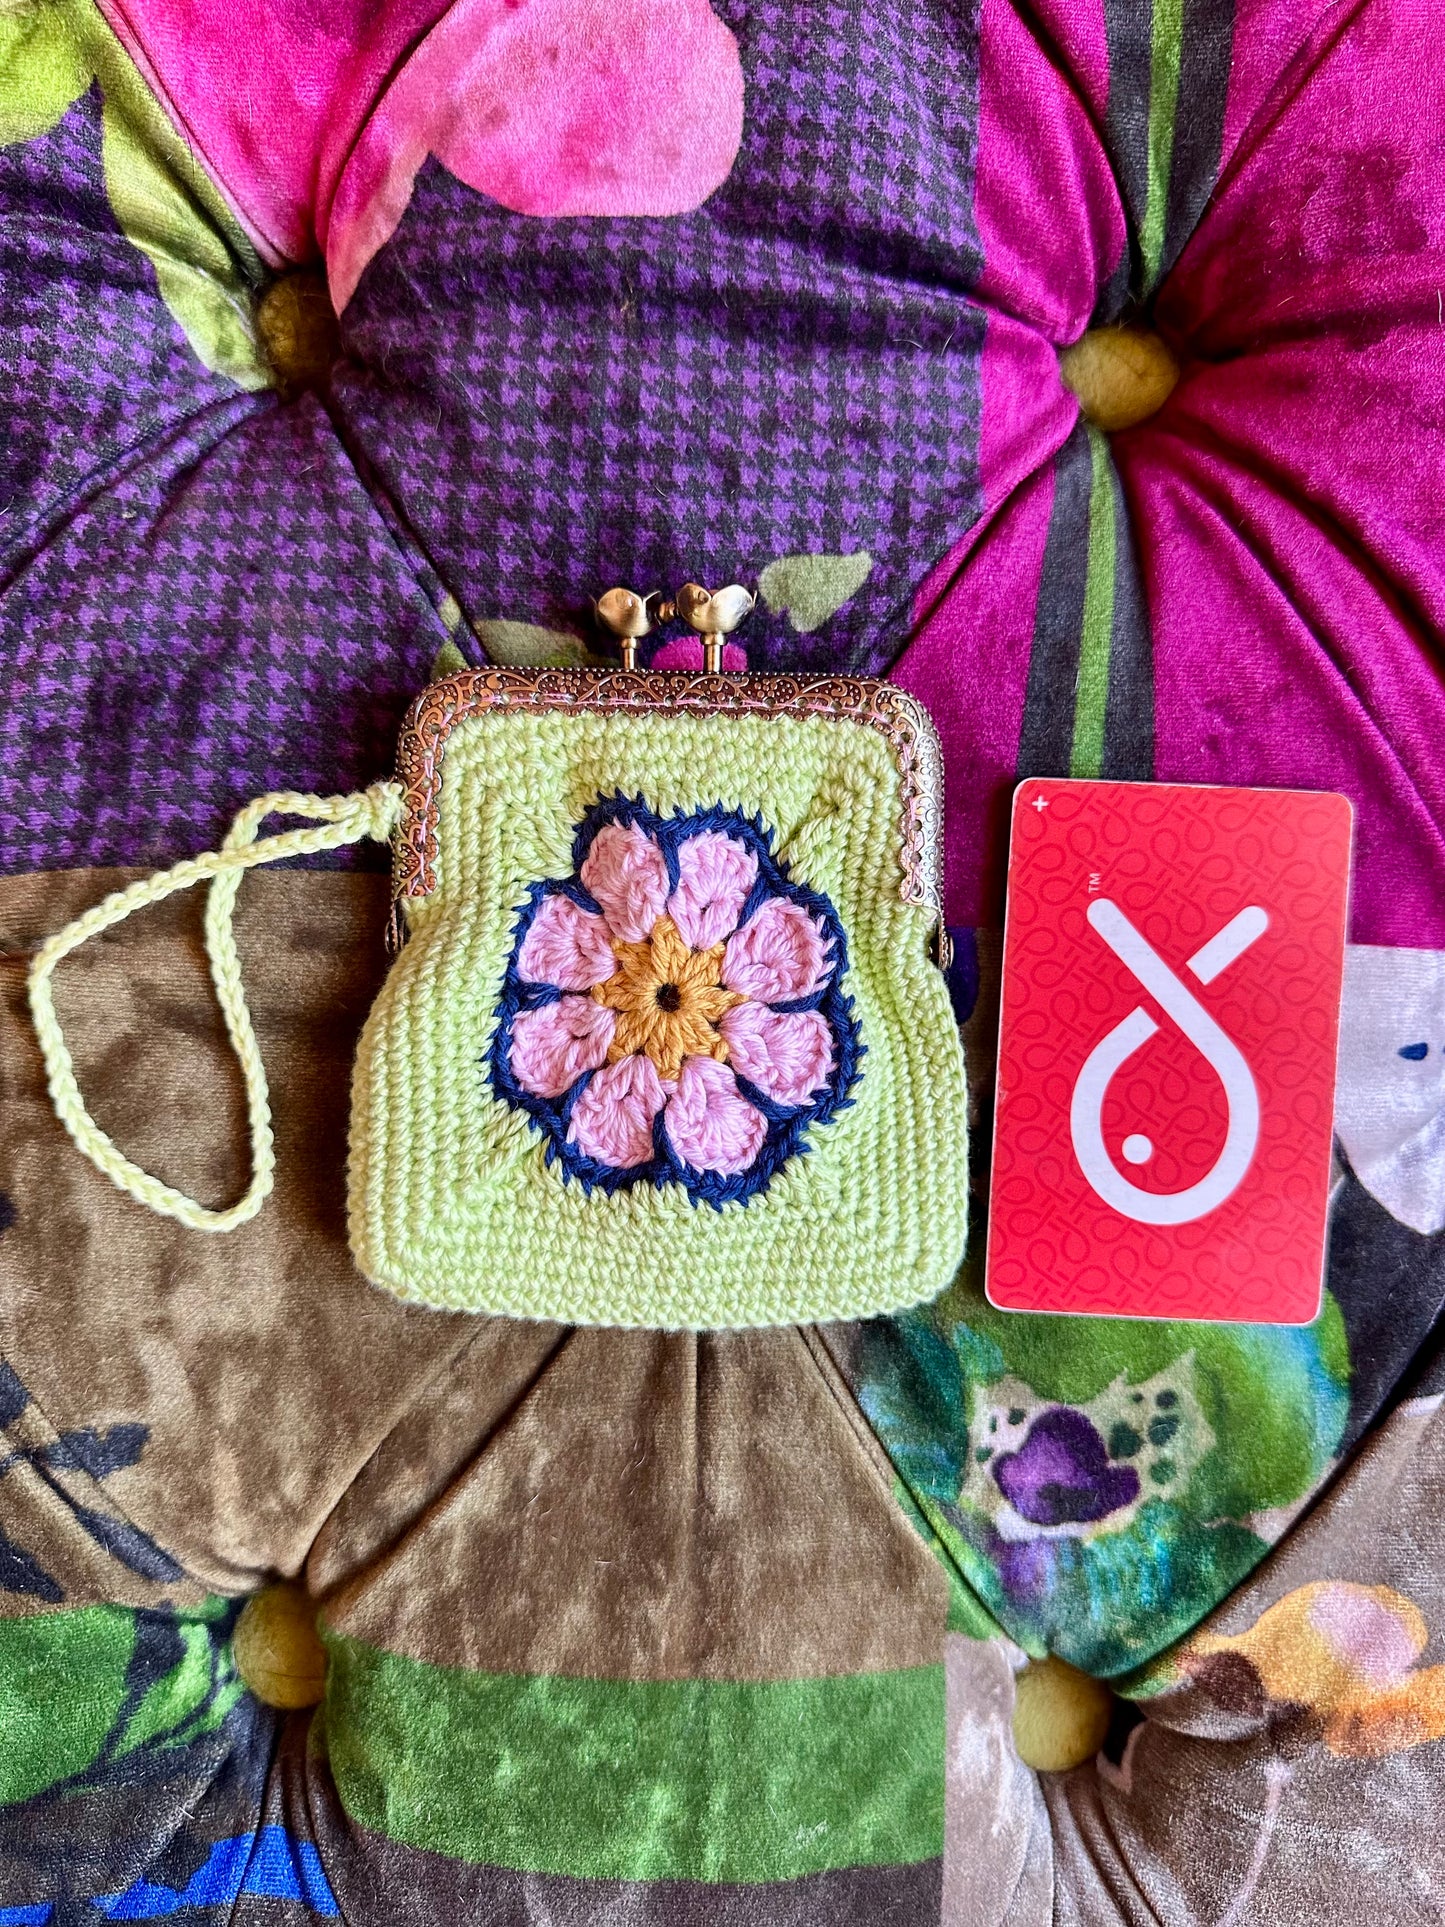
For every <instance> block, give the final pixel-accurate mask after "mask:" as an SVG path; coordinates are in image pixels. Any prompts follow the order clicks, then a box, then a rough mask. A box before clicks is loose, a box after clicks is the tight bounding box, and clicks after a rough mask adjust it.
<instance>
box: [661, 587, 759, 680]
mask: <svg viewBox="0 0 1445 1927" xmlns="http://www.w3.org/2000/svg"><path fill="white" fill-rule="evenodd" d="M754 600H755V598H754V597H753V596H751V595H749V593H748V591H747V590H746V589H745V588H743V586H742V584H741V583H739V582H730V583H729V584H728V586H727V587H726V588H725V589H718V590H717V591H716V592H713V591H711V590H708V589H704V588H703V586H702V584H701V583H700V582H684V583H683V585H682V587H681V588H680V589H679V590H678V592H677V613H678V614H679V615H680V616H681V617H682V619H683V621H684V622H685V623H686V624H687V626H688V628H689V629H695V630H696V631H697V633H698V635H700V636H701V637H702V638H703V664H704V667H705V668H706V669H707V670H708V671H709V672H710V673H711V674H713V675H716V674H717V672H718V671H719V670H720V669H721V668H722V651H723V645H722V639H723V637H724V636H726V635H731V633H732V632H733V630H734V629H736V628H737V626H738V624H739V623H740V622H742V621H743V620H744V619H745V618H746V617H747V616H749V615H750V614H751V613H752V608H753V602H754Z"/></svg>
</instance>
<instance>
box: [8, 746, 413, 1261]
mask: <svg viewBox="0 0 1445 1927" xmlns="http://www.w3.org/2000/svg"><path fill="white" fill-rule="evenodd" d="M400 809H401V787H400V785H399V784H397V783H373V785H372V786H371V788H370V789H368V790H357V791H355V792H353V793H352V794H351V795H349V796H305V795H301V794H299V793H297V792H294V791H291V790H278V791H276V792H275V793H274V794H273V795H270V796H258V797H257V798H256V800H255V801H254V802H253V803H248V804H247V805H246V807H245V809H243V810H242V811H241V812H240V814H239V815H238V816H237V817H236V820H235V821H234V823H233V824H232V825H231V828H230V831H229V832H228V834H227V836H226V840H225V842H224V843H223V844H222V845H221V848H220V849H219V850H208V851H207V852H206V853H205V855H203V856H197V857H191V858H189V859H188V860H187V861H186V862H184V863H178V864H176V866H175V868H174V869H171V870H163V871H161V872H160V873H159V874H158V875H156V876H153V877H142V878H140V879H139V880H138V881H137V882H135V883H132V884H131V885H130V887H129V888H128V889H125V890H117V891H116V892H115V893H114V894H113V895H112V896H108V897H106V898H105V900H104V901H103V902H101V903H98V904H96V905H95V906H94V907H93V908H92V909H90V910H87V911H86V912H85V914H84V915H83V916H80V917H77V918H76V919H75V921H74V922H73V923H69V924H67V925H66V926H65V928H64V929H63V930H60V931H57V932H56V934H55V935H54V936H53V937H51V938H50V939H49V941H48V942H47V943H45V944H44V945H42V947H41V949H40V950H39V952H38V953H37V954H36V957H35V960H34V962H33V963H32V964H31V966H30V983H29V989H30V1012H31V1016H32V1018H33V1020H34V1023H35V1034H36V1036H37V1038H38V1039H39V1041H40V1053H41V1056H42V1057H43V1058H44V1060H45V1073H46V1081H47V1083H48V1085H49V1089H50V1099H51V1102H52V1103H53V1104H54V1106H55V1113H56V1116H57V1117H58V1118H59V1119H60V1121H61V1123H62V1124H63V1125H64V1126H65V1128H66V1130H67V1131H68V1132H69V1133H70V1135H71V1137H72V1138H73V1139H74V1141H75V1144H76V1146H77V1147H78V1149H79V1150H81V1151H82V1152H83V1153H84V1154H85V1156H86V1157H88V1158H89V1159H90V1161H91V1163H92V1164H93V1165H95V1167H96V1168H97V1170H100V1171H103V1172H104V1173H105V1175H106V1177H108V1178H109V1179H110V1180H111V1182H112V1184H115V1185H117V1186H119V1188H120V1189H121V1190H122V1191H124V1192H126V1193H127V1194H128V1195H129V1196H130V1197H133V1198H136V1199H138V1200H139V1201H140V1203H141V1204H144V1205H148V1206H149V1207H150V1209H151V1210H152V1211H157V1212H159V1213H160V1214H161V1215H162V1216H163V1217H167V1218H175V1219H177V1220H179V1222H180V1223H181V1224H183V1225H187V1226H188V1227H189V1228H190V1229H191V1230H193V1231H234V1230H235V1229H236V1227H237V1226H238V1225H242V1224H245V1223H246V1222H247V1221H248V1220H249V1219H251V1218H254V1217H255V1215H256V1213H257V1212H258V1211H259V1210H260V1209H261V1206H262V1205H263V1204H264V1203H265V1201H266V1199H267V1197H268V1196H269V1195H270V1192H271V1188H272V1185H273V1183H274V1181H275V1166H276V1153H275V1143H274V1138H273V1134H272V1130H271V1098H270V1092H269V1090H268V1088H267V1084H266V1069H265V1066H264V1064H263V1063H262V1061H261V1052H260V1048H259V1046H258V1045H257V1042H256V1032H255V1027H254V1026H253V1024H252V1022H251V1013H250V1011H249V1010H248V1009H247V1007H246V994H245V991H244V989H243V987H242V984H241V959H240V957H239V955H238V954H237V950H236V935H235V927H234V918H235V908H236V894H237V892H238V891H239V889H240V887H241V878H242V876H243V875H244V874H245V872H246V871H247V870H254V869H258V868H259V867H260V866H261V865H262V864H266V863H279V862H281V861H282V859H283V858H285V857H290V856H311V855H313V854H315V853H316V852H317V851H319V850H335V849H339V848H341V846H342V845H343V844H347V843H359V842H361V841H362V839H363V838H365V837H372V838H374V839H375V840H376V841H377V842H378V843H384V842H386V841H387V839H388V838H389V837H390V835H391V832H392V829H393V828H394V826H395V824H396V820H397V816H398V814H399V813H400ZM272 815H278V816H301V817H306V818H309V819H311V822H310V825H309V827H306V828H302V829H295V830H283V831H282V832H280V833H279V834H278V835H275V836H268V837H263V838H261V839H260V840H259V841H258V839H257V831H258V830H259V829H260V826H261V824H262V822H263V821H264V820H265V818H266V817H268V816H272ZM207 881H209V883H210V886H211V888H210V893H209V896H208V899H207V903H206V921H205V933H206V957H207V960H208V962H209V964H210V968H211V982H212V983H213V984H214V986H215V990H216V1001H217V1003H218V1004H219V1005H220V1007H221V1014H222V1016H223V1017H224V1018H225V1020H226V1034H227V1036H228V1037H229V1039H230V1042H231V1048H232V1050H234V1052H235V1053H236V1060H237V1062H238V1063H239V1064H240V1066H241V1075H242V1078H243V1079H244V1081H245V1087H246V1114H247V1119H248V1122H249V1126H250V1137H251V1182H250V1184H249V1186H248V1187H247V1190H246V1194H245V1196H244V1197H243V1198H241V1199H240V1200H239V1202H238V1203H236V1204H233V1205H231V1206H229V1207H228V1208H227V1209H226V1210H224V1211H212V1210H210V1209H208V1208H207V1207H206V1206H205V1205H203V1204H199V1203H198V1202H197V1201H196V1199H194V1198H191V1197H188V1196H187V1195H186V1193H185V1192H184V1191H177V1190H175V1189H174V1188H173V1187H172V1186H171V1185H169V1184H163V1183H162V1182H161V1180H160V1179H159V1178H157V1177H153V1176H152V1175H151V1173H150V1172H149V1171H143V1170H142V1169H141V1167H140V1166H139V1165H138V1164H135V1163H132V1161H131V1160H130V1159H129V1158H128V1157H127V1156H126V1155H125V1153H124V1152H123V1151H122V1150H121V1149H120V1148H119V1146H118V1145H117V1144H116V1143H115V1142H114V1140H113V1139H111V1138H110V1137H108V1136H107V1135H106V1133H105V1132H104V1131H103V1130H101V1128H100V1126H99V1125H98V1124H97V1123H96V1121H95V1119H94V1118H93V1117H92V1116H91V1115H90V1112H89V1111H88V1110H87V1109H86V1108H85V1101H84V1099H83V1098H82V1097H81V1094H80V1086H79V1084H78V1083H77V1082H76V1077H75V1066H74V1064H73V1063H72V1061H71V1056H70V1050H69V1047H68V1046H67V1044H66V1042H65V1037H64V1034H63V1032H62V1031H61V1028H60V1020H59V1018H58V1017H57V1016H56V1014H55V1000H54V997H53V995H52V991H51V978H52V977H53V976H54V975H55V970H56V966H57V965H58V964H59V963H60V962H61V961H62V959H64V958H65V957H68V956H69V955H70V953H71V951H72V950H78V949H79V948H80V946H81V944H83V943H86V942H88V941H89V940H90V938H91V937H95V936H98V935H99V934H100V932H101V931H102V930H109V929H110V928H111V927H112V925H114V924H117V923H123V922H124V921H125V919H126V918H127V917H128V916H130V915H131V913H132V911H135V910H139V909H141V908H143V907H144V906H145V905H146V904H148V903H159V902H160V901H161V900H162V899H163V898H165V897H169V896H174V895H175V893H176V892H177V891H178V890H188V889H190V888H191V886H192V885H193V884H196V883H205V882H207Z"/></svg>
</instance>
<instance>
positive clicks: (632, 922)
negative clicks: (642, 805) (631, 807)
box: [582, 823, 667, 943]
mask: <svg viewBox="0 0 1445 1927" xmlns="http://www.w3.org/2000/svg"><path fill="white" fill-rule="evenodd" d="M582 881H583V883H584V884H585V886H586V887H587V889H589V890H590V891H591V892H592V894H593V896H594V897H596V899H597V901H598V902H599V903H600V904H601V905H602V908H603V910H604V911H605V912H606V914H607V921H608V923H609V925H610V926H611V929H612V934H613V936H614V937H621V938H622V939H623V941H624V942H625V943H641V942H642V941H643V940H644V939H645V938H647V937H650V936H651V935H652V927H653V925H654V924H655V923H656V922H657V919H658V918H659V917H660V916H661V915H662V913H663V911H664V910H665V909H666V908H667V865H666V864H665V863H664V862H663V860H662V851H661V850H659V849H658V847H657V845H656V844H655V843H654V842H653V840H652V838H651V837H650V836H648V835H647V834H646V833H645V832H644V831H642V830H639V829H636V828H633V827H627V828H624V826H623V825H622V824H621V823H609V824H607V825H606V826H605V827H604V828H603V829H600V830H599V831H598V832H597V834H596V836H595V837H594V838H593V839H592V848H591V849H590V850H589V851H588V852H587V861H586V862H585V863H584V864H583V865H582Z"/></svg>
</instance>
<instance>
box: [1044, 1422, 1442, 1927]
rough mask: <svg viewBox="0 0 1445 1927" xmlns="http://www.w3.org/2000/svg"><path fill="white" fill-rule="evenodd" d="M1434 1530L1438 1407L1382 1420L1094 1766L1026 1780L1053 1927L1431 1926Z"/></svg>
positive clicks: (1437, 1741)
mask: <svg viewBox="0 0 1445 1927" xmlns="http://www.w3.org/2000/svg"><path fill="white" fill-rule="evenodd" d="M1442 1515H1445V1412H1442V1409H1441V1405H1440V1400H1439V1398H1438V1396H1436V1397H1433V1398H1428V1399H1421V1400H1417V1401H1414V1402H1412V1403H1410V1404H1406V1405H1404V1406H1402V1407H1401V1408H1400V1409H1399V1410H1397V1411H1396V1412H1395V1413H1394V1414H1393V1415H1392V1416H1391V1417H1390V1418H1389V1419H1388V1420H1387V1421H1386V1423H1385V1424H1384V1425H1383V1426H1382V1427H1381V1428H1380V1429H1379V1431H1378V1432H1376V1433H1375V1434H1374V1436H1373V1437H1372V1438H1371V1439H1369V1440H1368V1441H1367V1442H1366V1444H1365V1446H1364V1447H1363V1448H1362V1449H1361V1451H1360V1452H1359V1454H1358V1455H1357V1457H1356V1458H1355V1459H1354V1461H1353V1462H1352V1463H1351V1465H1350V1466H1349V1468H1348V1469H1347V1470H1346V1471H1345V1472H1344V1473H1343V1474H1342V1476H1341V1478H1340V1480H1339V1482H1338V1484H1337V1485H1335V1486H1334V1487H1333V1489H1332V1490H1331V1491H1330V1492H1329V1493H1328V1494H1327V1495H1326V1496H1325V1498H1324V1499H1323V1500H1322V1501H1321V1502H1320V1503H1319V1504H1318V1505H1317V1506H1316V1507H1315V1508H1314V1509H1313V1511H1312V1512H1311V1513H1310V1514H1309V1515H1308V1517H1307V1518H1305V1519H1304V1520H1303V1521H1302V1522H1301V1523H1300V1524H1299V1525H1297V1526H1296V1527H1295V1529H1294V1531H1293V1532H1292V1533H1291V1534H1289V1536H1288V1537H1286V1538H1285V1539H1284V1540H1282V1541H1281V1543H1280V1545H1279V1547H1278V1549H1277V1550H1276V1551H1275V1552H1274V1554H1273V1555H1272V1556H1271V1557H1270V1558H1269V1559H1268V1560H1267V1561H1266V1562H1265V1563H1264V1565H1262V1566H1261V1567H1260V1568H1259V1570H1258V1572H1257V1573H1256V1574H1255V1575H1253V1577H1252V1578H1251V1579H1250V1580H1249V1582H1248V1583H1247V1584H1245V1585H1244V1586H1241V1587H1240V1588H1239V1590H1238V1591H1237V1592H1235V1593H1234V1594H1232V1595H1231V1597H1230V1598H1229V1599H1228V1600H1227V1601H1226V1602H1225V1603H1224V1604H1223V1605H1222V1606H1221V1607H1220V1608H1219V1610H1218V1611H1217V1612H1215V1613H1214V1614H1212V1615H1211V1616H1210V1618H1209V1619H1208V1620H1207V1621H1206V1622H1205V1624H1204V1625H1203V1626H1202V1627H1200V1628H1199V1629H1198V1630H1197V1631H1196V1632H1195V1633H1193V1634H1191V1636H1190V1638H1189V1639H1188V1640H1187V1641H1185V1642H1184V1643H1183V1645H1182V1646H1181V1647H1180V1648H1178V1649H1177V1651H1176V1655H1175V1663H1176V1665H1177V1671H1178V1681H1177V1683H1176V1684H1174V1685H1171V1686H1170V1687H1169V1688H1168V1689H1167V1690H1166V1691H1164V1692H1162V1693H1160V1694H1158V1695H1157V1696H1156V1697H1153V1698H1150V1699H1147V1700H1145V1701H1143V1702H1142V1705H1141V1711H1142V1712H1143V1714H1144V1719H1143V1722H1142V1724H1140V1725H1139V1726H1137V1727H1136V1728H1135V1729H1134V1731H1133V1732H1132V1733H1131V1734H1130V1735H1129V1737H1128V1740H1127V1742H1126V1744H1125V1745H1124V1747H1123V1748H1122V1751H1118V1749H1116V1751H1118V1757H1117V1758H1116V1759H1115V1760H1114V1761H1113V1762H1112V1763H1111V1762H1110V1761H1108V1760H1105V1761H1104V1762H1103V1763H1093V1764H1090V1765H1089V1766H1086V1767H1080V1768H1079V1769H1077V1770H1076V1771H1075V1772H1073V1773H1070V1774H1065V1775H1060V1776H1058V1777H1052V1776H1045V1778H1044V1789H1045V1797H1046V1799H1047V1802H1048V1807H1049V1812H1050V1816H1051V1819H1052V1823H1053V1831H1054V1852H1055V1863H1056V1867H1057V1877H1058V1899H1057V1913H1056V1919H1057V1920H1058V1921H1059V1922H1060V1923H1061V1924H1062V1927H1073V1924H1074V1923H1078V1927H1120V1924H1121V1923H1128V1927H1134V1923H1136V1922H1137V1923H1139V1924H1140V1927H1146V1924H1147V1927H1157V1923H1163V1924H1164V1927H1195V1923H1197V1922H1198V1921H1200V1920H1206V1921H1212V1922H1220V1923H1226V1924H1227V1927H1246V1923H1252V1922H1256V1921H1281V1922H1288V1923H1289V1927H1337V1923H1338V1922H1339V1921H1340V1920H1341V1919H1359V1920H1366V1921H1381V1922H1384V1921H1388V1922H1389V1923H1390V1927H1427V1924H1428V1927H1439V1922H1440V1921H1441V1919H1442V1918H1445V1830H1442V1828H1441V1824H1440V1814H1441V1811H1442V1808H1445V1675H1439V1676H1437V1675H1435V1674H1434V1673H1433V1672H1432V1670H1431V1669H1433V1668H1439V1667H1442V1666H1445V1566H1442V1563H1441V1560H1440V1553H1439V1532H1440V1520H1441V1517H1442ZM1267 1614H1268V1615H1272V1617H1270V1618H1268V1619H1266V1615H1267ZM1417 1615H1418V1617H1417ZM1422 1622H1423V1629H1424V1641H1423V1644H1422V1645H1420V1646H1419V1647H1418V1650H1416V1645H1415V1640H1416V1635H1417V1634H1418V1633H1419V1630H1420V1627H1421V1623H1422ZM1322 1626H1323V1627H1325V1628H1327V1629H1331V1628H1332V1629H1333V1631H1332V1637H1331V1639H1330V1641H1329V1643H1328V1644H1327V1645H1326V1646H1325V1647H1324V1648H1323V1649H1321V1646H1320V1644H1319V1629H1320V1628H1321V1627H1322ZM1412 1627H1413V1628H1414V1633H1412V1632H1411V1630H1410V1629H1411V1628H1412ZM1220 1639H1225V1640H1228V1641H1230V1642H1232V1644H1231V1645H1229V1646H1226V1647H1224V1648H1223V1649H1221V1648H1220V1647H1219V1646H1218V1644H1217V1642H1218V1641H1219V1640H1220ZM1348 1652H1353V1654H1354V1655H1355V1658H1356V1660H1357V1662H1358V1665H1357V1668H1356V1669H1355V1678H1354V1679H1353V1682H1350V1680H1349V1678H1348V1675H1347V1674H1346V1673H1344V1671H1343V1669H1342V1668H1341V1666H1340V1664H1339V1655H1340V1654H1341V1653H1348ZM1261 1666H1262V1667H1263V1668H1264V1669H1265V1671H1264V1672H1261V1671H1260V1670H1259V1669H1260V1667H1261ZM1281 1676H1283V1677H1284V1678H1285V1679H1286V1680H1287V1682H1288V1688H1289V1690H1288V1692H1287V1693H1286V1692H1285V1691H1282V1690H1278V1689H1279V1687H1280V1679H1281ZM1342 1686H1347V1687H1348V1692H1349V1695H1350V1698H1351V1704H1352V1707H1353V1709H1354V1710H1347V1711H1346V1712H1345V1713H1344V1714H1343V1715H1342V1712H1341V1692H1342ZM1432 1732H1437V1733H1439V1734H1440V1735H1441V1737H1439V1738H1431V1737H1429V1735H1430V1734H1431V1733H1432Z"/></svg>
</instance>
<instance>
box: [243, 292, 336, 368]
mask: <svg viewBox="0 0 1445 1927" xmlns="http://www.w3.org/2000/svg"><path fill="white" fill-rule="evenodd" d="M256 332H257V333H258V334H259V335H260V337H261V345H262V347H263V348H264V349H265V350H266V359H267V360H268V361H269V362H270V364H271V368H272V371H273V373H274V374H275V376H276V384H277V386H278V387H279V388H280V389H281V390H282V391H283V392H285V393H288V394H294V393H298V392H300V391H301V390H303V389H307V388H324V387H325V386H326V383H327V380H328V379H329V377H330V374H331V364H332V363H333V362H334V361H335V360H336V357H337V356H338V355H339V354H340V352H341V337H340V332H339V329H338V325H337V320H336V312H335V310H334V309H333V308H332V306H331V296H330V295H329V294H328V293H327V291H326V280H325V277H324V276H323V275H322V274H320V273H318V272H315V271H313V270H310V269H306V268H302V269H299V270H298V271H297V272H296V273H295V274H283V275H282V276H280V278H279V279H278V280H275V281H273V282H272V283H271V285H270V287H269V288H267V290H266V292H265V293H264V294H263V295H262V296H261V299H260V300H259V301H258V302H257V304H256Z"/></svg>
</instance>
